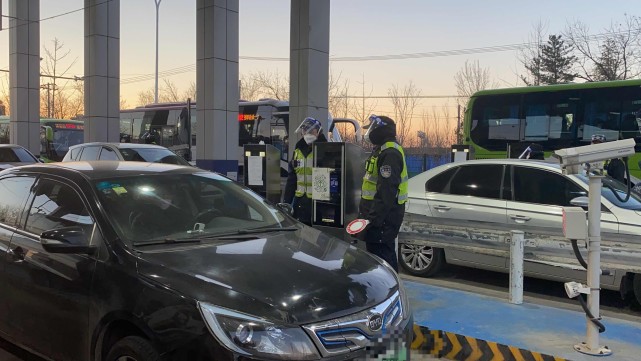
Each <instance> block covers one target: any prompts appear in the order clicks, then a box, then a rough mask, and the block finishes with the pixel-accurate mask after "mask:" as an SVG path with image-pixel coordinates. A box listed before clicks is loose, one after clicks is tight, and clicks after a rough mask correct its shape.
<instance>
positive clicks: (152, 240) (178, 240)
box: [132, 237, 200, 247]
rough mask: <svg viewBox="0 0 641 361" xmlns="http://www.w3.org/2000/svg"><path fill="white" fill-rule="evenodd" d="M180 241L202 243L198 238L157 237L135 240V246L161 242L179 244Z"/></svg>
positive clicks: (154, 244) (153, 244)
mask: <svg viewBox="0 0 641 361" xmlns="http://www.w3.org/2000/svg"><path fill="white" fill-rule="evenodd" d="M179 243H200V239H198V238H168V237H165V238H156V239H150V240H147V241H139V242H133V243H132V244H133V245H134V246H138V247H142V246H156V245H161V244H179Z"/></svg>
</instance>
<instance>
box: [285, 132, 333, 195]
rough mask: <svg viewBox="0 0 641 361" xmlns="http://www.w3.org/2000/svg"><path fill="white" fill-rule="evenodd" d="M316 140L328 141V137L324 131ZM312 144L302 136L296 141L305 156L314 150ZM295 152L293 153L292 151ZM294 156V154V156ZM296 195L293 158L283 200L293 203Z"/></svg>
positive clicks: (290, 162) (297, 146) (297, 147)
mask: <svg viewBox="0 0 641 361" xmlns="http://www.w3.org/2000/svg"><path fill="white" fill-rule="evenodd" d="M316 142H327V138H325V135H324V134H323V133H320V134H319V135H318V139H316ZM313 144H314V143H312V144H307V142H305V139H303V138H301V139H300V140H299V141H298V142H296V147H295V148H294V150H296V149H300V151H301V152H302V153H303V155H304V156H306V157H307V156H308V155H309V153H311V152H312V145H313ZM292 154H293V153H292ZM292 158H293V156H292ZM295 195H296V171H295V170H294V164H293V160H291V161H289V169H288V172H287V184H286V185H285V194H284V195H283V202H285V203H292V202H293V201H294V196H295Z"/></svg>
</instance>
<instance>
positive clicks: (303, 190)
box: [283, 118, 327, 226]
mask: <svg viewBox="0 0 641 361" xmlns="http://www.w3.org/2000/svg"><path fill="white" fill-rule="evenodd" d="M296 133H300V134H301V135H302V136H303V138H302V139H301V140H299V141H298V142H297V143H296V147H295V148H294V155H293V157H292V161H291V162H290V163H289V174H288V176H287V185H286V186H285V195H284V197H283V202H285V203H289V204H293V209H294V217H295V218H296V219H298V220H299V221H301V222H303V223H305V224H307V225H308V226H311V225H312V188H313V187H312V167H313V166H314V154H313V153H312V145H313V144H314V142H326V141H327V138H325V135H323V128H322V126H321V123H320V122H319V121H318V120H316V119H314V118H305V119H304V120H303V121H302V122H301V123H300V125H299V126H298V128H296Z"/></svg>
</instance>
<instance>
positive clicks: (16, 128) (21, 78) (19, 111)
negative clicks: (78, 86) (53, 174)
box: [9, 0, 40, 154]
mask: <svg viewBox="0 0 641 361" xmlns="http://www.w3.org/2000/svg"><path fill="white" fill-rule="evenodd" d="M9 16H10V20H9V84H10V85H9V87H10V90H9V96H10V102H11V104H10V107H11V115H10V119H11V120H10V128H9V129H10V132H11V135H10V138H9V139H10V142H11V143H14V144H20V145H22V146H23V147H25V148H27V149H29V150H30V151H31V152H33V154H40V0H10V1H9Z"/></svg>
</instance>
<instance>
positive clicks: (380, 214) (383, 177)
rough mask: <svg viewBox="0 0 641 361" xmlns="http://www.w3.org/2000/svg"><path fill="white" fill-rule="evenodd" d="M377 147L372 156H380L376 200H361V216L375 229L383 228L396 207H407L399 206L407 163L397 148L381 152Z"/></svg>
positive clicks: (379, 147) (391, 140) (391, 139)
mask: <svg viewBox="0 0 641 361" xmlns="http://www.w3.org/2000/svg"><path fill="white" fill-rule="evenodd" d="M385 142H395V143H397V141H396V139H395V138H388V139H386V140H385ZM380 149H381V146H380V145H377V146H376V148H374V150H373V151H372V155H376V154H379V156H378V170H377V172H378V181H377V182H376V195H374V200H372V201H367V200H364V199H361V207H360V212H361V216H363V217H365V218H366V219H368V220H369V221H370V222H372V226H373V227H381V226H382V225H383V223H384V222H385V220H386V219H387V218H388V215H389V214H390V212H391V211H392V210H393V209H394V208H396V207H405V206H404V205H402V204H398V187H399V185H400V184H401V172H402V171H403V167H405V163H404V162H403V155H402V154H401V152H399V151H398V150H397V149H395V148H387V149H385V150H383V151H381V150H380Z"/></svg>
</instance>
